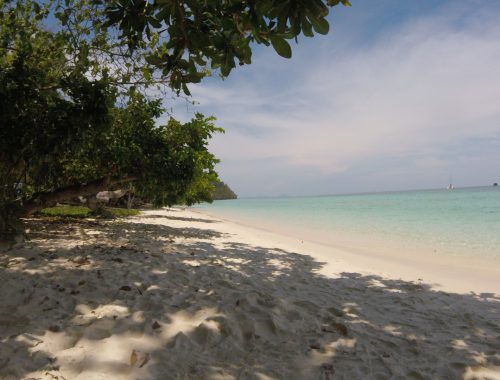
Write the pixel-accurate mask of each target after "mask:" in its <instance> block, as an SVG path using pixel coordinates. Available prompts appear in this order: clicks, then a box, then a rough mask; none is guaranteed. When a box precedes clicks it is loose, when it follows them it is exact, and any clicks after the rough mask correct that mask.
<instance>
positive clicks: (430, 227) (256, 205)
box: [198, 186, 500, 264]
mask: <svg viewBox="0 0 500 380" xmlns="http://www.w3.org/2000/svg"><path fill="white" fill-rule="evenodd" d="M198 208H199V209H201V211H202V212H206V213H208V214H210V215H213V216H216V217H219V218H222V219H225V220H229V221H233V222H237V223H240V224H244V225H248V226H252V227H256V228H260V229H263V230H266V231H271V232H276V233H280V234H286V235H289V236H292V237H294V238H296V239H298V240H308V241H312V242H316V243H321V244H329V245H336V246H340V247H348V248H354V249H356V248H359V249H362V248H364V249H367V248H370V247H371V246H373V247H384V246H386V247H391V249H404V250H411V251H413V252H419V251H427V252H433V253H438V254H439V255H446V256H448V257H450V258H453V257H454V256H455V257H458V256H460V257H467V258H472V259H473V258H479V257H481V258H484V259H490V260H493V261H492V262H494V263H496V264H499V263H500V188H499V187H493V186H490V187H474V188H456V189H453V190H446V189H442V190H441V189H439V190H418V191H400V192H384V193H371V194H349V195H330V196H314V197H273V198H241V199H235V200H224V201H215V202H214V203H212V204H202V205H199V206H198Z"/></svg>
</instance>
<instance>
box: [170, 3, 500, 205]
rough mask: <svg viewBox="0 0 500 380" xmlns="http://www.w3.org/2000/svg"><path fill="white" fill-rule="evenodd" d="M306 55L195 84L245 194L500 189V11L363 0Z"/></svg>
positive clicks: (308, 44) (256, 62) (298, 50)
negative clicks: (451, 183) (494, 186)
mask: <svg viewBox="0 0 500 380" xmlns="http://www.w3.org/2000/svg"><path fill="white" fill-rule="evenodd" d="M352 4H353V7H351V8H344V7H342V6H339V7H335V8H333V10H332V12H331V14H330V15H329V20H330V24H331V31H330V34H329V35H327V36H317V37H315V38H313V39H308V38H305V37H303V38H301V39H300V40H299V44H298V45H294V46H293V48H294V50H293V53H294V54H293V55H294V56H293V58H292V59H291V60H286V59H283V58H281V57H279V56H277V55H276V53H275V52H274V51H273V50H272V49H271V48H262V47H257V48H256V49H255V51H254V57H253V63H252V65H250V66H245V67H241V68H238V69H236V70H235V71H233V72H232V73H231V76H230V77H229V78H228V79H226V80H224V81H222V80H220V79H219V78H209V79H208V80H205V81H204V82H203V83H201V84H200V85H197V86H194V87H192V93H193V98H194V100H196V101H197V102H198V103H199V104H198V105H197V106H186V105H185V104H181V103H179V104H177V106H175V107H174V115H175V116H176V117H178V118H180V119H187V118H189V117H190V116H192V114H193V113H194V112H196V111H200V112H203V113H204V114H205V115H214V116H216V117H217V118H218V125H220V126H222V127H224V128H225V129H226V134H224V135H220V136H217V137H215V138H214V140H213V142H212V143H211V150H212V151H213V152H214V153H215V154H216V155H217V156H218V157H219V158H221V159H222V162H221V164H219V166H218V171H219V174H220V176H221V178H222V179H223V180H224V181H225V182H227V183H228V184H229V185H230V186H231V187H232V188H233V189H234V190H235V191H236V192H237V193H238V195H240V196H279V195H316V194H335V193H350V192H368V191H387V190H404V189H422V188H440V187H445V186H446V185H447V184H448V180H449V176H450V174H452V175H453V180H454V182H455V184H456V185H457V186H474V185H489V184H491V183H492V182H498V181H500V165H499V163H500V2H498V1H487V0H484V1H479V0H468V1H456V0H453V1H437V0H418V1H409V0H408V1H401V0H378V1H373V0H352Z"/></svg>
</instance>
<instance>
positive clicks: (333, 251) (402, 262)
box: [188, 208, 500, 296]
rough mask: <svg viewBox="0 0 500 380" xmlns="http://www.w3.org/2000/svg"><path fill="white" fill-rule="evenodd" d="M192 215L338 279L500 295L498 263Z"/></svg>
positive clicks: (376, 241) (203, 211)
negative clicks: (312, 262)
mask: <svg viewBox="0 0 500 380" xmlns="http://www.w3.org/2000/svg"><path fill="white" fill-rule="evenodd" d="M188 210H189V211H192V212H194V213H196V214H198V213H199V214H201V215H204V216H207V217H210V218H214V219H215V220H220V221H223V222H224V223H229V224H230V225H233V226H234V227H236V230H239V231H238V232H240V233H242V234H243V235H245V234H247V233H248V231H252V232H250V235H252V234H259V235H260V236H261V237H262V238H263V239H264V240H265V241H266V242H267V243H269V244H273V243H279V244H285V245H286V247H287V248H288V249H292V250H296V251H300V252H301V253H303V254H307V255H310V256H312V257H313V258H315V259H318V260H320V261H322V262H324V263H325V267H324V268H323V270H322V273H323V274H325V275H331V274H332V273H334V274H335V275H338V273H339V266H340V267H343V268H344V269H346V270H350V271H358V272H360V273H365V274H377V275H381V276H383V277H388V278H392V279H402V280H406V281H414V282H425V283H428V284H432V286H433V287H435V288H436V289H438V290H444V291H449V292H456V293H469V292H475V293H493V294H495V295H497V296H498V295H500V281H498V279H499V278H500V265H499V264H500V263H499V262H498V260H496V259H489V258H479V259H474V258H472V257H470V256H463V255H460V254H457V255H456V256H451V255H449V254H446V253H445V254H432V253H431V252H430V248H428V249H427V250H425V249H424V248H423V247H418V248H414V247H412V248H409V247H403V246H402V245H398V244H394V243H393V244H391V242H385V241H382V240H381V239H373V240H372V241H370V239H366V238H364V237H363V238H361V239H360V241H358V242H356V243H355V244H353V238H354V236H353V235H352V234H351V235H350V236H349V239H342V238H340V239H339V236H335V237H333V238H330V239H322V236H321V235H320V234H318V235H314V234H308V233H307V232H306V233H304V232H303V231H299V229H297V228H291V227H289V226H283V225H276V224H272V223H269V222H264V223H261V224H260V226H259V225H258V223H259V221H257V220H256V219H251V218H235V217H233V216H232V215H231V216H227V215H219V214H217V213H216V212H215V213H212V212H210V210H207V209H200V208H189V209H188ZM245 229H248V231H245ZM297 236H300V238H297ZM339 240H340V241H339Z"/></svg>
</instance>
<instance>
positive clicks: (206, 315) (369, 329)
mask: <svg viewBox="0 0 500 380" xmlns="http://www.w3.org/2000/svg"><path fill="white" fill-rule="evenodd" d="M26 225H27V227H28V229H29V231H28V238H29V239H28V240H27V241H25V242H23V243H19V244H17V245H16V246H14V247H12V248H10V249H9V250H4V251H2V252H1V254H0V281H1V283H2V287H1V288H0V299H1V303H0V379H2V380H4V379H5V380H7V379H44V380H45V379H60V380H63V379H67V380H69V379H79V380H83V379H85V380H87V379H90V380H93V379H213V380H215V379H259V380H269V379H325V380H326V379H500V354H499V353H500V297H499V294H500V289H499V288H500V281H498V280H497V279H498V277H497V274H498V272H499V270H500V269H499V268H483V267H481V266H479V267H477V268H475V267H471V266H470V265H469V266H467V265H466V263H454V264H452V265H450V266H447V265H446V263H444V262H428V261H426V260H420V261H415V262H409V261H407V260H406V259H405V260H402V259H399V260H398V259H397V257H395V256H387V257H382V256H380V255H375V256H373V257H370V256H367V255H366V253H361V252H349V251H347V250H343V249H340V248H332V247H326V246H321V245H319V244H314V243H308V242H307V241H300V240H297V239H294V238H293V237H290V236H284V235H280V234H275V233H271V232H269V231H264V230H262V229H257V228H250V227H248V226H244V225H240V224H236V223H232V222H229V221H224V220H220V219H217V218H215V217H212V216H209V215H205V214H203V213H200V212H199V211H196V210H190V209H187V210H181V209H170V210H151V211H145V212H143V214H142V215H140V216H138V217H132V218H128V219H123V220H111V221H105V220H95V221H94V220H83V219H82V220H75V221H73V222H70V223H68V222H67V221H60V220H57V219H53V220H51V221H48V220H42V219H36V218H35V219H31V220H27V221H26Z"/></svg>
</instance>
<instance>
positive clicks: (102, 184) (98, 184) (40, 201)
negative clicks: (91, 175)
mask: <svg viewBox="0 0 500 380" xmlns="http://www.w3.org/2000/svg"><path fill="white" fill-rule="evenodd" d="M110 185H111V180H110V179H109V177H105V178H101V179H98V180H96V181H92V182H89V183H86V184H80V185H73V186H67V187H63V188H60V189H57V190H54V191H50V192H42V193H36V194H33V196H32V197H31V199H30V200H28V201H27V202H25V203H24V204H23V209H22V212H21V215H20V216H21V217H27V216H30V215H33V214H34V213H35V212H37V211H40V210H42V209H44V208H46V207H53V206H55V205H56V204H57V203H58V202H62V201H65V200H67V199H71V198H76V197H78V196H79V195H81V196H83V197H88V196H90V195H94V194H97V193H98V192H99V191H103V190H106V189H107V188H108V187H109V186H110Z"/></svg>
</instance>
